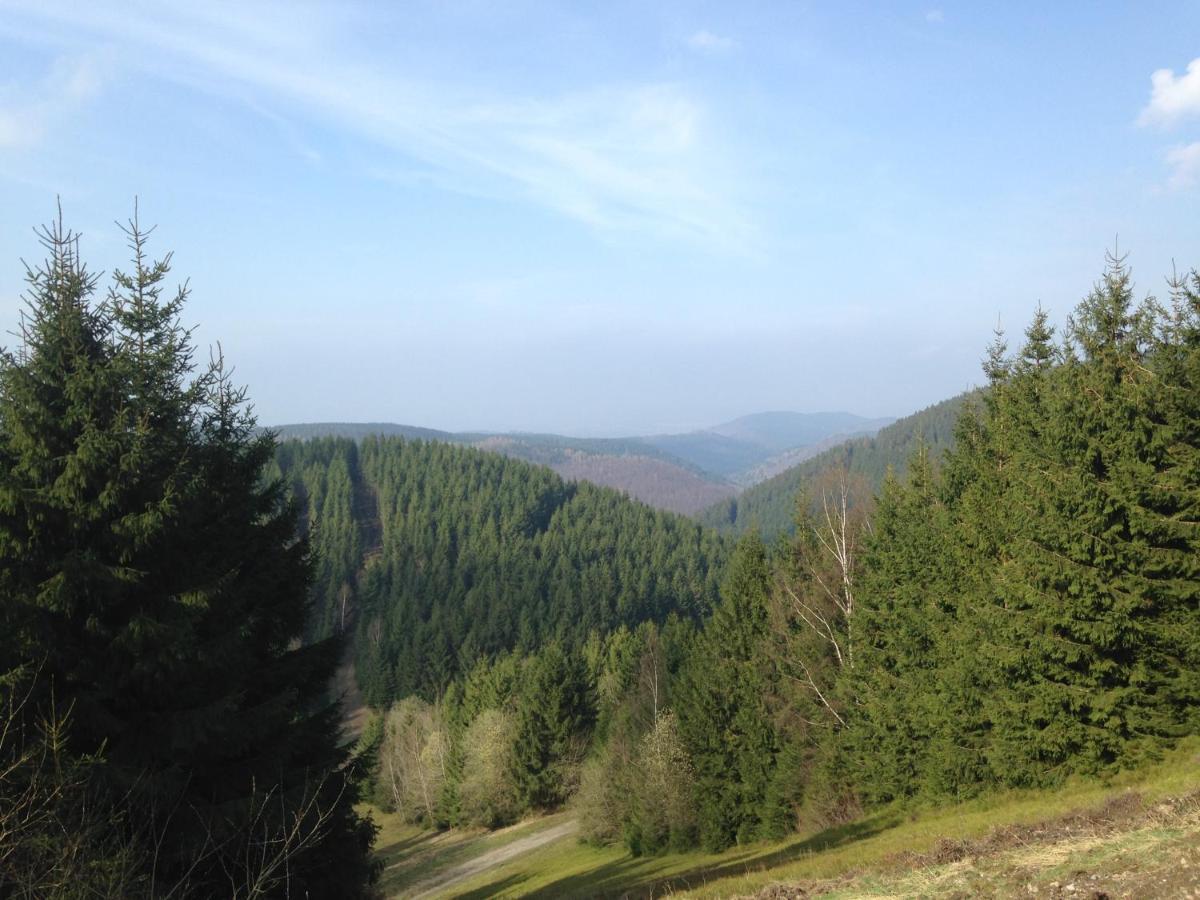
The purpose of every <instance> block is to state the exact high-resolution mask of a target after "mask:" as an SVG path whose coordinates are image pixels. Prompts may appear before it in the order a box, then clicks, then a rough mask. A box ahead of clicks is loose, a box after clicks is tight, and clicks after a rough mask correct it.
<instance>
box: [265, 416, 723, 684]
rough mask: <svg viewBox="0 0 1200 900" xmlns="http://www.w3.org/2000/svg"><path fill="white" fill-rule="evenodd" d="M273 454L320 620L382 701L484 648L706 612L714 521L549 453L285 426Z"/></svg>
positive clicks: (465, 663) (461, 667) (714, 562)
mask: <svg viewBox="0 0 1200 900" xmlns="http://www.w3.org/2000/svg"><path fill="white" fill-rule="evenodd" d="M277 463H278V466H279V473H280V474H282V475H283V476H284V477H285V478H286V479H287V480H288V482H289V483H290V484H291V485H292V487H293V489H294V491H295V493H296V494H297V496H298V498H299V499H300V501H301V503H302V505H303V507H304V509H305V510H306V511H307V520H308V523H309V526H310V528H311V531H312V536H313V543H314V546H315V548H316V550H317V551H318V559H319V563H318V565H319V570H318V572H317V579H316V586H315V589H314V590H315V597H316V607H317V619H316V624H315V625H314V632H315V634H317V635H319V634H327V633H330V632H332V631H335V630H337V629H338V628H339V627H341V625H342V623H343V621H345V622H346V623H347V625H348V627H353V628H354V629H355V632H356V646H357V654H358V657H357V669H358V673H359V681H360V684H361V686H362V688H363V690H364V693H365V695H366V698H367V700H368V702H370V703H372V704H373V705H382V704H385V703H386V702H388V701H389V700H391V699H392V698H394V697H402V696H405V695H407V694H411V693H421V694H424V695H426V696H432V695H434V694H435V693H437V692H438V691H439V690H440V689H442V688H444V687H445V686H446V684H448V683H449V682H450V680H451V679H452V678H454V677H455V676H456V675H458V674H461V673H462V672H464V671H466V670H467V669H468V668H469V667H470V666H471V665H472V664H473V663H474V662H475V661H476V660H477V659H479V658H481V657H483V656H488V655H492V654H495V653H498V652H500V651H503V650H506V649H517V650H520V651H525V652H527V651H530V650H532V649H535V648H538V647H540V646H542V645H543V644H545V643H546V642H548V641H552V640H557V641H559V642H561V643H562V644H563V645H564V646H565V647H571V646H576V645H578V644H580V643H581V642H582V641H584V640H585V639H586V638H587V637H588V635H589V634H590V633H593V632H596V633H601V634H603V633H606V632H608V631H610V630H612V629H614V628H616V627H617V626H619V625H621V624H627V625H633V624H636V623H639V622H642V621H647V620H651V621H662V620H663V619H665V618H666V617H667V616H668V615H669V614H671V613H678V614H680V615H682V616H684V617H686V618H697V617H699V616H701V615H702V614H704V613H706V612H707V611H708V610H709V609H710V608H711V607H712V606H713V604H714V603H715V601H716V598H717V585H718V582H719V578H720V573H721V569H722V564H723V562H724V560H725V558H726V555H727V552H726V545H725V543H724V541H723V540H722V539H721V538H719V537H718V536H717V535H716V534H715V533H713V532H712V531H710V530H707V529H704V528H702V527H700V526H698V525H697V524H695V523H694V522H692V521H689V520H687V519H685V518H683V517H681V516H677V515H674V514H671V513H664V512H661V511H657V510H654V509H651V508H650V507H648V506H645V505H644V504H642V503H639V502H636V501H633V500H630V499H629V498H627V497H625V496H624V495H622V494H619V493H617V492H616V491H613V490H609V489H606V488H599V487H596V486H593V485H590V484H587V483H572V482H566V481H564V480H563V479H562V478H560V477H559V476H558V475H556V474H554V473H553V472H551V471H549V470H548V469H546V468H543V467H541V466H535V465H531V464H529V463H525V462H522V461H519V460H514V459H510V458H507V457H505V456H501V455H498V454H495V453H487V452H483V451H481V450H476V449H473V448H466V447H459V446H455V445H452V444H446V443H440V442H427V441H419V440H418V441H408V440H403V439H399V438H380V437H368V438H366V439H364V440H363V441H361V442H360V443H356V442H355V441H353V440H350V439H346V438H320V439H316V440H311V441H303V442H301V441H285V442H283V443H282V444H280V446H279V450H278V454H277ZM360 569H361V571H359V570H360Z"/></svg>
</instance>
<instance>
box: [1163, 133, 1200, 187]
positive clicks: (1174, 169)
mask: <svg viewBox="0 0 1200 900" xmlns="http://www.w3.org/2000/svg"><path fill="white" fill-rule="evenodd" d="M1167 163H1168V165H1170V166H1171V177H1170V178H1169V179H1168V181H1167V185H1168V187H1171V188H1172V189H1174V190H1177V191H1182V190H1187V189H1189V188H1194V187H1196V186H1197V185H1200V141H1196V142H1195V143H1193V144H1186V145H1184V146H1181V147H1172V148H1171V149H1170V150H1168V151H1167Z"/></svg>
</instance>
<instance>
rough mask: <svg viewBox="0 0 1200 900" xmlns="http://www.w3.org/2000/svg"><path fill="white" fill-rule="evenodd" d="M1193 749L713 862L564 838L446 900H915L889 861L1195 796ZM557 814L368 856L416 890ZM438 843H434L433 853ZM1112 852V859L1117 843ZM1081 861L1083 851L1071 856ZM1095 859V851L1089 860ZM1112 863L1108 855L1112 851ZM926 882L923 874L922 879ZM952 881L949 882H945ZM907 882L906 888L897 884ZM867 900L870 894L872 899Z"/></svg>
mask: <svg viewBox="0 0 1200 900" xmlns="http://www.w3.org/2000/svg"><path fill="white" fill-rule="evenodd" d="M1198 752H1200V740H1192V741H1189V742H1186V743H1185V744H1183V745H1181V746H1180V747H1178V748H1177V749H1176V750H1175V751H1174V752H1172V753H1171V754H1170V755H1169V756H1168V757H1167V758H1166V759H1164V760H1163V761H1162V762H1161V763H1159V764H1157V765H1155V766H1153V767H1151V768H1147V769H1144V770H1141V771H1137V772H1127V773H1123V774H1121V775H1118V776H1115V777H1112V778H1109V779H1106V780H1103V781H1100V780H1083V779H1079V780H1075V781H1071V782H1068V783H1067V784H1065V785H1064V786H1062V787H1061V788H1059V789H1057V790H1054V791H1016V792H1008V793H1004V794H998V795H993V796H991V797H986V798H980V799H977V800H972V801H969V802H966V803H961V804H957V805H953V806H943V807H938V808H933V807H929V808H912V807H909V808H905V809H901V808H898V807H896V808H889V809H885V810H882V811H879V812H877V813H875V814H874V815H871V816H868V817H866V818H863V819H861V820H859V821H856V822H853V823H851V824H849V825H844V826H841V827H839V828H832V829H826V830H824V831H821V832H819V833H816V834H808V835H796V836H794V837H792V838H789V839H787V840H784V841H779V842H774V843H759V844H751V845H745V846H741V847H736V848H733V849H731V850H728V851H726V852H725V853H721V854H709V853H702V852H695V853H683V854H668V855H665V856H658V857H649V858H635V857H632V856H630V855H629V853H628V852H626V851H625V850H624V848H619V847H592V846H588V845H584V844H581V843H580V842H579V841H578V840H577V839H576V838H574V837H569V838H563V839H560V840H557V841H554V842H553V843H550V844H547V845H546V846H544V847H542V848H540V849H538V850H534V851H531V852H529V853H527V854H524V855H522V856H520V857H517V858H515V859H512V860H510V861H508V862H506V863H503V864H501V865H499V866H497V867H495V868H493V869H491V870H489V871H487V872H484V873H481V874H480V875H478V876H476V877H474V878H472V879H470V880H466V881H462V882H460V883H456V884H454V885H453V886H450V888H449V890H448V892H447V893H446V894H445V896H454V897H470V898H484V897H518V896H522V897H535V898H572V897H596V896H614V897H617V896H630V897H651V896H653V897H661V896H664V895H667V894H670V893H676V894H679V895H683V896H689V897H728V896H732V895H738V894H752V893H755V892H756V891H758V890H760V889H761V888H763V887H765V886H767V885H769V884H772V883H776V882H785V883H786V882H800V881H803V882H821V881H829V882H831V884H830V885H829V887H830V888H831V889H832V888H836V886H837V883H838V882H839V881H844V880H845V879H848V878H851V877H854V878H855V885H856V887H855V888H854V890H855V891H858V892H859V893H862V892H863V891H864V890H865V889H866V888H867V887H868V885H871V884H874V883H878V892H881V893H891V892H892V891H893V889H891V888H889V889H885V887H884V886H883V885H886V884H892V883H894V884H895V888H896V889H897V890H896V892H897V893H899V894H900V895H904V894H905V893H906V890H907V891H908V892H909V893H911V892H915V893H922V892H923V889H921V888H920V887H919V886H916V887H914V885H918V884H919V883H920V879H921V878H924V877H927V876H926V875H921V874H911V873H910V874H905V873H897V872H896V871H895V870H896V868H897V865H896V862H895V860H896V857H898V856H900V855H901V854H904V853H918V854H919V853H926V852H928V851H930V850H931V849H932V848H934V847H935V846H936V845H938V843H939V841H942V840H944V839H950V840H971V839H978V838H981V837H983V836H984V835H986V834H988V833H989V832H990V831H992V830H993V829H995V828H997V827H1000V826H1006V825H1030V824H1034V823H1039V822H1045V821H1048V820H1053V819H1055V818H1058V817H1061V816H1064V815H1067V814H1069V813H1073V812H1077V811H1080V810H1086V809H1090V808H1093V807H1098V806H1101V805H1102V804H1104V803H1105V801H1107V800H1109V799H1111V798H1112V797H1115V796H1117V795H1119V794H1122V793H1124V792H1126V791H1130V790H1136V791H1137V792H1138V793H1139V794H1140V795H1141V796H1142V797H1143V798H1144V799H1145V800H1146V802H1148V803H1154V802H1157V801H1158V800H1160V799H1162V798H1167V797H1175V796H1182V795H1184V794H1188V793H1190V792H1193V791H1196V790H1197V789H1200V758H1198V756H1197V754H1198ZM568 815H569V814H564V813H560V814H558V815H557V816H554V817H550V818H549V819H546V820H538V821H536V822H532V823H526V824H524V825H523V826H516V827H514V828H512V829H506V830H505V831H503V832H499V833H496V834H494V835H479V834H473V835H472V834H466V835H464V834H449V835H441V836H436V837H435V836H432V835H430V834H428V833H425V834H422V833H420V832H417V831H416V830H415V829H407V830H406V829H404V828H396V827H393V826H392V825H389V824H388V823H387V822H386V820H385V819H380V821H381V823H382V824H384V825H385V831H384V832H383V833H382V834H381V837H380V841H379V843H378V846H379V848H380V853H381V855H382V856H383V858H384V860H385V862H387V863H388V864H390V865H391V866H392V868H391V869H389V870H388V875H387V876H385V880H384V889H385V891H386V892H387V894H388V896H394V895H396V894H398V893H402V892H403V891H404V890H405V889H406V888H409V887H412V886H413V885H414V884H417V883H418V882H420V881H424V880H425V879H427V878H429V877H430V876H431V875H433V874H435V873H436V872H438V871H442V870H444V869H445V868H446V867H448V866H452V865H456V864H457V863H459V862H461V861H463V860H466V859H469V858H472V857H473V856H475V855H478V854H480V853H483V852H487V851H488V850H491V849H494V848H495V847H498V846H502V845H503V843H506V842H509V841H512V840H515V839H517V838H519V837H524V836H526V835H528V834H532V833H534V831H535V830H536V829H539V828H547V827H553V825H554V824H557V823H559V822H561V821H563V820H564V819H565V818H566V817H567V816H568ZM439 842H440V843H439ZM1113 847H1114V848H1116V849H1119V848H1120V843H1119V842H1116V843H1115V844H1114V845H1113ZM1080 852H1091V851H1086V848H1085V850H1081V851H1080ZM1097 852H1098V851H1097ZM1114 852H1116V850H1115V849H1114ZM930 871H933V870H932V869H931V870H930ZM950 874H951V875H953V874H954V872H951V873H950ZM905 878H907V879H910V880H912V879H915V880H914V881H912V884H911V885H910V886H909V889H905V888H904V887H903V885H904V883H905V882H904V879H905ZM870 892H871V893H875V892H876V888H871V891H870Z"/></svg>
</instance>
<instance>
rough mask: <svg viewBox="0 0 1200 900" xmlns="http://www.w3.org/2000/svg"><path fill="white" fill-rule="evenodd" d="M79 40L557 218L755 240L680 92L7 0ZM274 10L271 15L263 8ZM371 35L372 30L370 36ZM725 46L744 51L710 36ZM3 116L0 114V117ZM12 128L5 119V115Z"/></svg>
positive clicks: (730, 172) (304, 34)
mask: <svg viewBox="0 0 1200 900" xmlns="http://www.w3.org/2000/svg"><path fill="white" fill-rule="evenodd" d="M5 6H8V7H9V8H11V9H15V10H17V11H19V12H21V13H23V14H24V17H25V18H26V20H27V22H33V23H34V24H35V26H36V27H37V28H38V29H40V30H41V31H42V32H44V33H45V34H48V35H53V36H55V37H56V38H57V39H60V40H63V41H67V42H76V43H80V42H87V43H89V44H92V43H95V42H102V43H103V44H105V45H108V46H110V47H112V48H114V50H115V51H116V52H115V53H114V57H117V56H119V58H120V59H121V60H123V61H124V62H125V63H126V64H127V65H132V66H137V67H139V68H140V69H141V70H142V71H143V72H145V73H149V74H151V75H153V76H155V77H162V78H166V79H169V80H171V81H174V82H176V83H181V84H186V85H188V86H190V87H194V88H197V89H201V90H204V91H208V92H214V93H220V94H227V95H229V96H234V97H238V98H240V99H245V98H247V97H249V98H250V99H251V100H252V101H253V103H254V104H256V105H257V106H258V107H260V111H261V109H268V108H275V109H279V110H280V111H281V113H282V114H286V115H287V116H288V117H290V118H303V119H307V120H308V121H310V122H314V123H318V124H320V125H322V126H324V127H331V128H334V129H336V130H339V131H340V132H342V133H344V134H348V135H352V136H354V137H355V138H357V139H359V140H362V141H364V142H367V143H368V144H370V145H374V147H375V148H376V149H377V150H378V151H382V152H383V153H384V154H385V156H386V155H388V154H391V158H390V159H388V160H386V161H381V164H380V165H378V166H376V167H375V168H376V169H378V170H392V171H395V172H396V173H398V174H399V175H400V176H401V178H407V179H409V180H410V181H411V180H412V179H413V174H412V173H413V170H414V169H415V170H417V171H418V172H419V176H418V177H420V178H421V179H422V180H424V181H426V182H432V183H434V184H437V185H439V186H441V187H445V188H449V189H452V190H457V191H460V192H464V193H469V194H479V195H484V196H489V197H494V196H500V197H503V198H505V199H509V200H515V201H518V202H527V203H534V204H537V205H541V206H544V207H547V208H550V209H552V210H554V211H556V212H557V213H559V214H561V215H564V216H567V217H570V218H572V219H575V220H577V221H580V222H583V223H585V224H587V225H588V226H590V227H592V228H595V229H598V230H622V231H624V230H633V231H637V232H641V233H646V232H649V233H652V234H655V235H658V236H667V237H671V238H676V239H684V240H689V241H695V242H700V243H703V244H705V245H711V246H715V247H719V248H722V249H725V250H730V251H733V252H746V251H749V250H751V249H752V244H753V243H754V241H755V235H756V229H755V227H754V225H753V223H752V222H751V221H750V219H749V217H748V216H747V215H746V214H745V213H744V212H743V210H742V208H741V204H740V203H739V201H738V194H739V191H738V186H739V179H740V177H741V176H740V175H737V174H735V173H736V172H737V169H735V167H733V166H732V165H729V164H728V163H727V161H726V153H725V152H724V150H723V148H722V146H721V145H720V144H719V142H718V141H717V138H716V132H715V130H712V129H709V128H708V127H707V115H708V113H707V109H706V106H705V103H704V102H703V99H702V98H700V97H698V96H696V95H695V94H694V92H692V91H690V90H689V89H688V88H687V87H686V86H685V85H682V84H678V83H668V82H663V83H645V82H643V83H629V84H618V85H603V86H598V87H596V88H594V89H591V90H576V91H571V92H564V93H558V94H550V93H543V94H541V95H537V96H511V95H504V94H497V93H496V92H495V91H494V89H492V88H491V87H489V86H486V85H467V86H457V87H452V86H450V85H447V84H442V83H438V82H436V81H431V80H429V79H428V78H416V77H412V76H410V75H409V74H407V73H406V72H405V71H403V69H402V68H399V67H398V66H399V64H397V63H396V62H395V61H394V59H377V60H373V61H371V60H363V59H360V58H356V57H353V56H350V55H348V54H346V53H342V52H339V51H338V49H337V43H336V41H334V40H331V39H328V38H327V37H326V35H324V34H323V33H322V32H321V29H320V28H319V27H314V28H311V29H307V30H306V29H304V28H303V27H302V26H299V25H293V27H289V28H284V29H282V30H276V29H274V28H273V21H272V20H273V19H274V18H275V17H276V16H281V17H282V20H283V21H291V22H293V23H294V22H295V21H296V20H297V19H300V18H303V17H302V16H298V15H297V14H296V13H294V12H292V11H291V9H290V7H286V6H285V7H281V8H275V9H274V10H273V12H262V13H258V14H256V13H255V12H248V11H247V10H259V9H260V7H258V6H254V7H228V8H227V7H223V6H222V7H221V9H229V10H234V11H237V12H238V14H237V16H235V17H234V18H233V19H231V20H230V21H226V20H225V18H224V17H223V16H218V15H215V14H209V13H208V12H205V10H206V9H207V5H206V4H196V5H194V6H189V7H174V8H164V7H158V6H137V5H132V6H130V7H128V8H126V7H124V6H122V7H120V8H113V9H106V8H104V7H103V6H101V5H98V4H97V5H90V6H86V7H78V6H74V5H65V4H60V3H55V2H52V0H46V2H38V3H36V4H34V3H32V2H30V0H0V8H3V7H5ZM263 9H266V8H263ZM360 27H361V26H360ZM702 34H705V35H707V37H705V38H702V39H701V43H706V44H708V45H709V46H710V48H711V49H712V50H717V49H720V48H722V47H727V46H732V42H727V40H726V39H723V38H718V37H716V36H715V35H708V34H707V33H706V32H705V33H702ZM0 109H2V107H0ZM0 121H2V120H0Z"/></svg>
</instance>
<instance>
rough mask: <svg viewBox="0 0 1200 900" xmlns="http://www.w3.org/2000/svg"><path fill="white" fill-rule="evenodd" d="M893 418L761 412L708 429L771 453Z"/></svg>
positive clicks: (873, 426) (866, 428) (875, 428)
mask: <svg viewBox="0 0 1200 900" xmlns="http://www.w3.org/2000/svg"><path fill="white" fill-rule="evenodd" d="M894 421H895V419H892V418H883V419H868V418H865V417H863V416H856V415H854V414H853V413H847V412H818V413H797V412H763V413H752V414H751V415H748V416H742V417H741V418H738V419H734V420H733V421H731V422H724V423H722V424H720V425H714V426H713V427H712V428H710V429H708V430H709V431H712V432H714V433H716V434H720V435H724V436H725V437H731V438H736V439H737V440H740V441H745V442H747V443H751V444H757V445H758V446H760V447H763V448H764V449H766V450H768V451H771V452H773V453H782V452H783V451H785V450H790V449H792V448H795V447H808V446H811V445H813V444H817V443H820V442H821V441H824V440H827V439H828V438H829V437H830V436H831V435H837V434H841V435H846V436H850V435H857V434H864V433H867V432H875V431H878V430H879V429H880V428H882V427H884V426H885V425H890V424H891V423H892V422H894Z"/></svg>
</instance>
